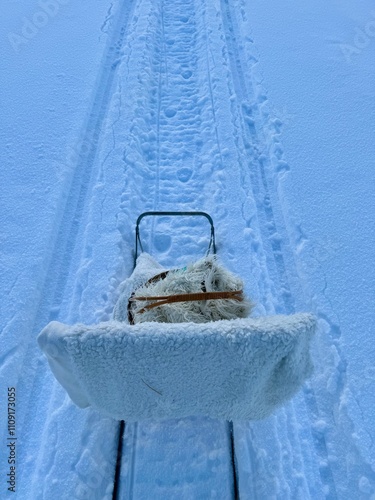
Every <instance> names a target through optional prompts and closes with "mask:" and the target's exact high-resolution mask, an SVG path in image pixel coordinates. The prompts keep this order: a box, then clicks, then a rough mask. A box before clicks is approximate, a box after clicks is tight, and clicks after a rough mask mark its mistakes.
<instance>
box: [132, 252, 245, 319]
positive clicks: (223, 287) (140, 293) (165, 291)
mask: <svg viewBox="0 0 375 500" xmlns="http://www.w3.org/2000/svg"><path fill="white" fill-rule="evenodd" d="M235 290H243V282H242V281H241V279H240V278H238V277H237V276H235V275H234V274H232V273H230V272H229V271H227V270H226V269H225V268H224V267H223V266H222V265H220V264H219V262H218V261H217V258H216V257H215V256H209V257H205V258H203V259H200V260H199V261H197V262H194V263H193V264H190V265H189V266H188V267H187V268H184V269H176V270H171V271H169V273H168V274H167V276H166V277H165V278H164V279H159V280H158V281H156V282H153V283H150V284H145V285H143V286H141V287H140V288H138V289H137V290H136V291H135V296H136V297H150V296H166V295H177V294H184V293H198V292H202V291H205V292H222V291H235ZM148 303H149V302H146V301H138V300H136V301H134V302H132V313H133V319H134V323H142V322H146V321H157V322H161V323H184V322H189V321H191V322H193V323H208V322H210V321H218V320H223V319H235V318H246V317H247V316H248V315H249V313H250V311H251V309H252V303H251V302H250V301H249V300H246V299H245V298H244V300H243V301H241V302H240V301H237V300H234V299H215V300H205V301H192V302H188V301H186V302H174V303H171V304H165V305H161V306H157V307H154V308H152V309H149V310H145V311H143V312H142V309H143V308H144V306H145V305H146V304H148Z"/></svg>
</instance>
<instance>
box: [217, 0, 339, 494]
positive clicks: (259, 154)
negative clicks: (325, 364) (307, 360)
mask: <svg viewBox="0 0 375 500" xmlns="http://www.w3.org/2000/svg"><path fill="white" fill-rule="evenodd" d="M234 4H236V0H221V10H222V15H223V27H224V31H225V38H226V41H227V46H228V53H229V59H230V63H231V68H232V75H233V83H234V86H235V89H236V93H237V96H238V110H239V115H240V117H241V128H242V133H243V137H244V140H245V143H247V144H249V145H251V148H250V149H249V150H248V151H249V152H248V156H249V159H248V165H249V167H250V169H251V171H252V180H253V181H255V185H254V186H253V195H254V199H255V202H256V207H257V211H258V217H259V220H260V221H262V227H261V238H262V241H263V245H264V247H265V248H267V247H268V246H270V250H271V251H270V252H267V255H272V256H273V263H270V262H268V264H271V266H272V267H273V266H274V268H275V271H276V276H275V277H276V278H277V283H275V289H276V291H277V295H278V296H279V297H281V298H282V303H283V307H282V310H281V311H278V312H280V313H284V314H292V313H294V312H295V304H294V300H293V294H292V291H291V286H290V284H289V281H288V276H287V271H286V265H285V261H284V255H283V252H284V251H285V249H284V248H283V246H282V243H281V242H280V241H279V239H278V238H274V235H276V234H277V227H276V222H275V215H274V211H275V209H274V206H273V204H274V203H277V202H278V200H273V195H272V191H271V190H270V188H269V180H268V175H269V173H268V172H269V171H270V169H271V163H270V158H269V153H268V151H267V144H266V142H265V138H264V136H263V132H262V126H263V125H265V123H264V120H263V118H262V115H261V113H260V110H259V105H260V104H261V102H262V101H261V100H260V101H257V97H256V92H255V88H254V86H253V85H254V82H253V81H252V79H248V78H245V73H244V71H245V68H246V69H249V66H248V62H247V61H246V57H245V54H244V51H243V47H241V46H239V44H238V42H237V39H236V33H238V34H239V33H240V31H239V30H238V25H237V19H236V12H237V11H238V9H235V8H234ZM248 73H249V74H251V72H250V71H248ZM274 196H275V197H276V196H277V194H275V195H274ZM284 226H285V223H284ZM279 229H280V228H279ZM284 234H286V232H285V233H284ZM286 238H287V237H286ZM286 238H285V237H284V238H283V245H285V243H286V246H290V243H289V241H288V240H287V239H286ZM292 272H293V274H294V275H297V271H296V270H295V269H293V270H292ZM303 392H304V399H305V403H306V406H307V408H308V410H309V416H310V421H311V424H313V422H314V420H316V419H317V418H318V415H319V411H318V404H317V399H316V396H315V394H314V390H313V388H312V387H311V385H310V384H306V385H305V387H304V389H303ZM311 430H312V434H313V438H314V439H313V442H314V446H315V450H316V452H317V455H318V456H319V457H320V459H321V460H322V461H324V462H325V463H327V464H329V460H328V455H329V453H328V448H327V443H326V441H325V437H322V436H321V435H318V433H317V432H316V431H314V426H313V425H311ZM249 452H250V455H253V452H251V450H249ZM320 474H321V481H322V484H323V485H326V486H328V488H329V491H330V492H331V493H330V495H331V496H330V498H332V499H335V498H337V492H336V487H335V481H334V478H333V473H332V470H331V467H330V466H329V465H328V467H326V468H325V470H324V471H322V469H320Z"/></svg>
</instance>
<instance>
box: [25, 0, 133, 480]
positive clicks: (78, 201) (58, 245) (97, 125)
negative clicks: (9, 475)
mask: <svg viewBox="0 0 375 500" xmlns="http://www.w3.org/2000/svg"><path fill="white" fill-rule="evenodd" d="M134 3H135V0H131V1H130V2H126V3H123V4H122V6H121V7H120V8H119V11H118V12H117V13H116V18H117V20H116V21H115V25H114V27H113V28H112V30H111V31H112V34H111V35H110V38H109V39H108V41H107V45H106V48H105V51H104V55H103V57H102V62H101V65H100V70H99V75H98V78H97V82H96V86H95V91H94V94H93V96H92V100H91V109H90V111H89V113H88V116H87V120H86V123H85V125H84V127H83V130H82V133H81V137H80V139H79V140H77V141H76V143H75V145H74V147H73V148H72V149H73V150H74V152H75V156H74V164H72V162H73V160H72V161H70V162H69V167H70V169H71V171H72V174H71V177H70V179H69V180H68V181H67V182H66V187H65V190H66V191H67V193H68V194H67V196H66V198H65V200H64V201H63V207H62V209H61V210H60V212H59V213H58V215H57V218H56V221H55V226H56V227H58V228H59V230H58V232H57V235H56V239H55V242H54V244H53V245H51V246H52V251H51V253H50V254H49V257H48V258H49V262H48V263H47V268H46V278H45V281H44V285H43V287H42V289H41V293H40V298H39V303H38V306H37V307H36V312H35V316H34V319H33V326H32V328H30V331H31V332H32V342H31V344H30V346H29V351H30V352H32V355H33V356H35V354H34V353H35V352H36V348H35V336H36V334H37V333H38V332H39V331H40V329H41V327H42V326H43V325H45V324H46V323H47V322H48V321H49V320H54V319H57V318H59V310H60V305H61V303H62V301H63V299H64V291H65V286H66V282H67V279H68V276H69V274H70V273H72V267H73V263H72V255H73V252H74V248H75V246H76V240H77V235H78V233H79V228H80V224H82V221H83V220H84V218H85V216H86V215H87V213H86V212H87V202H88V199H89V194H90V190H91V189H92V187H93V182H94V179H95V176H96V175H97V173H98V169H97V168H96V165H95V159H96V157H97V150H98V148H99V145H100V129H101V125H102V123H103V121H104V119H105V115H106V111H107V107H108V103H109V102H110V99H111V97H112V93H113V92H112V87H113V81H114V78H115V76H116V73H117V66H118V63H119V61H120V59H121V48H122V44H123V41H124V37H125V36H126V30H127V25H128V22H129V19H130V18H131V12H132V9H133V5H134ZM108 20H109V19H108V16H107V19H106V23H107V22H108ZM74 265H76V263H74ZM59 319H64V320H66V319H67V318H66V317H64V318H59ZM28 357H29V356H28V355H27V356H26V361H24V366H23V368H22V370H21V372H25V373H26V372H27V370H26V368H27V367H26V364H25V363H29V362H30V361H29V360H27V358H28ZM37 365H38V366H39V365H40V361H38V362H37ZM45 377H46V374H45V373H41V370H39V369H38V367H36V369H35V371H34V373H33V382H32V386H31V391H30V393H29V394H30V396H29V398H28V401H27V402H26V404H27V406H28V408H29V409H28V411H27V412H25V414H27V415H28V420H29V424H28V427H32V426H33V425H34V422H38V420H39V419H38V418H36V411H37V408H36V405H35V404H34V403H33V401H34V399H35V397H38V395H39V394H40V387H45V384H44V383H43V382H44V380H45ZM46 389H47V390H46V391H45V392H46V394H48V393H49V392H50V391H51V388H49V387H48V388H46ZM51 405H52V401H51V402H50V404H49V406H51ZM49 410H51V411H53V409H52V407H51V408H49ZM48 432H49V427H48V426H47V427H45V428H44V430H43V435H42V436H39V441H41V442H46V441H47V438H46V436H47V435H48ZM28 434H29V435H33V432H32V430H30V431H29V433H28ZM25 447H26V445H25ZM43 454H44V449H43V448H42V449H40V451H39V453H38V456H37V457H36V461H37V464H39V463H40V461H41V460H42V455H43ZM51 459H52V460H53V457H51ZM50 465H52V464H50ZM37 470H39V466H38V468H37ZM21 482H22V477H21ZM33 483H34V481H33ZM34 487H35V485H34V484H33V488H34Z"/></svg>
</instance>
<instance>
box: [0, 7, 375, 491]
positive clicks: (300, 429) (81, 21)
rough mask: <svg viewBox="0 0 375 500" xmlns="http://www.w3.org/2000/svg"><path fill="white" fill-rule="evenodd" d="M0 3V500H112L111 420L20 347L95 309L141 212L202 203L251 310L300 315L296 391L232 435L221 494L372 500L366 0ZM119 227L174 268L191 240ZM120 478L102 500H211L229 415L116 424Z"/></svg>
mask: <svg viewBox="0 0 375 500" xmlns="http://www.w3.org/2000/svg"><path fill="white" fill-rule="evenodd" d="M1 12H2V15H1V22H0V36H1V45H0V51H1V52H0V56H1V65H0V78H1V89H2V91H1V94H0V100H1V101H0V102H1V110H2V113H1V125H0V130H1V148H0V155H1V165H2V168H1V169H0V186H1V188H0V189H1V198H0V202H1V212H0V222H1V233H0V234H1V236H0V238H1V249H0V252H1V253H0V262H1V278H0V279H1V282H0V287H1V291H2V298H1V301H0V307H1V329H2V334H1V337H0V360H1V361H0V363H1V368H0V370H1V371H0V375H1V386H0V390H1V398H0V422H1V433H0V436H1V446H2V453H1V462H0V478H1V483H0V489H1V490H0V491H1V495H0V496H1V498H8V495H9V497H11V496H10V495H12V494H13V493H11V492H9V491H8V487H9V486H10V483H7V480H8V479H9V476H7V474H9V473H10V467H11V464H8V457H9V455H10V452H11V447H10V446H7V444H9V443H12V442H14V441H15V446H13V448H15V452H16V456H15V460H16V464H15V467H16V469H15V473H16V488H15V489H16V497H17V498H20V499H39V498H40V499H42V498H43V499H44V498H46V499H47V498H53V499H54V498H63V499H65V498H66V499H70V498H77V499H85V498H90V499H102V498H111V495H112V488H113V475H114V466H115V460H116V450H117V432H118V424H117V422H115V421H113V420H111V419H105V418H102V417H101V416H100V415H98V414H96V413H95V412H93V411H92V410H79V409H78V408H76V407H75V406H74V405H73V404H72V403H71V402H70V400H69V398H68V397H67V396H66V395H65V393H64V391H63V389H62V388H61V387H60V386H59V384H58V383H57V382H55V380H54V378H53V376H52V375H51V373H50V371H49V368H48V365H47V362H46V360H45V358H44V357H43V355H42V354H41V352H40V350H39V348H38V346H37V344H36V336H37V334H38V333H39V331H40V330H41V328H42V327H43V326H44V325H45V324H46V323H47V322H48V321H49V320H51V319H58V320H60V321H63V322H65V323H75V322H77V321H82V322H86V323H95V322H98V321H103V320H106V319H108V318H109V317H110V315H111V311H112V307H113V304H114V301H115V299H116V297H117V288H118V284H119V283H120V281H121V280H122V279H123V278H124V277H126V276H127V275H129V273H130V272H131V270H132V251H133V247H134V226H135V221H136V218H137V216H138V215H139V214H140V213H141V212H143V211H146V210H204V211H206V212H208V213H210V214H211V216H212V217H213V219H214V222H215V226H216V231H217V242H218V253H219V255H220V257H221V260H222V261H223V263H224V264H225V265H227V266H228V268H230V269H231V270H232V271H234V272H237V273H238V274H240V275H241V276H242V278H243V279H244V280H245V282H246V291H247V293H248V295H249V296H251V297H252V298H253V300H255V301H256V302H257V308H256V314H257V315H263V314H272V313H293V312H295V311H312V312H314V313H315V314H316V315H317V316H318V317H319V325H320V328H319V333H318V336H317V339H316V342H315V344H314V350H313V357H314V362H315V374H314V376H313V378H312V379H311V380H310V381H309V383H308V384H306V385H305V386H304V388H303V390H302V391H301V392H300V393H299V394H298V395H297V396H296V397H295V398H294V399H293V401H292V402H291V403H289V404H288V405H287V406H286V407H284V408H282V409H280V410H279V411H278V412H277V413H276V414H275V415H274V416H272V417H270V418H269V419H266V420H264V421H260V422H242V423H235V424H234V442H235V451H236V459H237V469H238V490H239V494H240V498H241V499H260V500H263V499H271V498H277V499H293V500H294V499H314V500H315V499H323V498H328V499H345V500H346V499H352V498H358V499H374V498H375V449H374V435H375V424H374V422H375V415H374V408H375V390H374V383H375V369H374V361H375V343H374V340H373V331H372V328H371V327H372V325H373V324H374V320H375V317H374V316H375V314H374V306H373V297H374V281H375V272H374V267H373V265H372V260H373V259H372V257H373V255H374V250H373V245H372V241H373V237H374V215H375V206H374V205H375V202H374V196H373V191H374V187H375V169H374V158H375V140H374V139H375V137H374V128H375V127H374V123H375V99H374V98H375V86H374V83H373V80H374V78H373V75H374V70H375V11H374V10H373V3H372V2H371V0H363V1H361V2H354V1H349V0H348V1H346V2H341V1H339V0H328V1H327V0H325V1H324V2H323V1H322V0H317V1H315V2H310V3H306V2H305V3H301V2H297V1H296V0H289V1H285V2H280V1H276V0H270V1H268V2H262V1H261V0H254V1H252V2H250V1H249V0H176V1H174V2H167V1H166V0H129V1H127V2H121V1H119V0H114V1H112V2H110V1H99V0H82V1H80V2H73V1H69V0H39V1H34V0H4V2H3V5H2V7H1ZM142 232H143V235H144V242H145V246H146V247H147V250H148V251H150V253H152V254H153V255H154V256H155V257H157V258H158V259H159V260H160V262H161V263H162V264H163V265H165V266H176V265H181V264H185V263H186V262H188V261H189V260H192V259H194V258H196V257H197V256H200V255H201V254H202V252H203V251H204V248H205V245H206V244H207V243H208V234H209V226H208V225H207V223H204V222H202V223H201V224H198V223H196V222H195V221H194V222H192V221H191V220H182V219H181V220H179V221H176V220H173V221H172V220H171V219H169V220H167V219H160V220H157V221H153V222H152V223H146V222H145V223H144V225H143V226H142ZM11 387H15V388H16V430H15V436H13V437H12V440H13V441H12V440H10V439H8V438H9V437H10V436H9V429H8V403H7V399H8V388H11ZM13 438H17V439H13ZM121 471H122V472H121V482H120V485H121V486H120V493H121V497H122V498H124V499H125V498H134V499H150V498H157V499H172V498H173V499H177V498H178V499H180V498H184V499H195V498H202V499H206V498H220V499H228V498H232V497H233V495H234V482H233V474H232V464H231V461H230V439H229V427H228V424H227V423H226V422H220V421H213V420H208V419H202V418H198V417H191V418H190V419H184V420H180V421H169V422H148V423H137V424H133V425H127V426H126V428H125V441H124V449H123V460H122V469H121ZM13 497H14V494H13Z"/></svg>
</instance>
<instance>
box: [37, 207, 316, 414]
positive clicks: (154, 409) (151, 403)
mask: <svg viewBox="0 0 375 500" xmlns="http://www.w3.org/2000/svg"><path fill="white" fill-rule="evenodd" d="M160 215H162V216H175V215H179V216H195V217H196V216H203V217H206V219H207V220H208V221H209V222H210V225H211V238H210V244H209V248H208V251H207V255H206V257H204V258H202V259H200V260H199V261H198V262H196V263H193V264H191V265H189V266H187V267H186V268H183V269H172V270H168V269H164V268H163V267H162V266H161V265H160V264H159V263H158V262H157V261H156V260H155V259H154V258H153V257H152V256H151V255H149V254H148V253H146V252H143V248H142V243H141V239H140V230H139V225H140V222H141V220H142V219H143V218H144V217H146V216H160ZM139 253H140V254H139ZM138 254H139V255H138ZM251 306H252V304H251V303H250V301H248V300H247V299H246V298H245V297H244V295H243V290H242V281H241V280H240V279H239V278H238V277H236V276H234V275H233V274H231V273H229V272H228V271H227V270H226V269H224V267H223V266H221V264H220V263H219V261H218V259H217V257H216V246H215V230H214V225H213V221H212V219H211V217H210V216H209V215H208V214H206V213H204V212H146V213H144V214H141V215H140V216H139V218H138V220H137V223H136V244H135V261H134V271H133V273H132V275H131V276H130V277H129V278H127V279H126V280H125V281H124V282H123V283H122V284H121V286H120V295H119V298H118V301H117V303H116V305H115V308H114V312H113V317H112V319H111V320H110V321H106V322H102V323H99V324H96V325H89V326H88V325H83V324H76V325H65V324H63V323H59V322H56V321H53V322H51V323H49V324H48V325H47V326H46V327H45V328H44V329H43V330H42V332H41V333H40V334H39V336H38V343H39V346H40V348H41V349H42V351H43V352H44V354H45V356H46V357H47V360H48V363H49V366H50V368H51V370H52V372H53V374H54V376H55V378H56V379H57V380H58V382H59V383H60V384H61V385H62V387H63V388H64V389H65V390H66V392H67V393H68V395H69V397H70V399H71V400H72V401H73V403H75V404H76V405H77V406H78V407H80V408H87V407H92V408H93V409H95V410H97V411H98V412H100V413H102V414H103V415H106V416H109V417H112V418H114V419H117V420H126V421H128V422H131V421H140V420H147V419H170V418H182V417H187V416H191V415H195V416H207V417H212V418H219V419H224V420H229V421H238V420H258V419H262V418H265V417H267V416H269V415H270V414H271V413H272V412H273V411H274V410H275V409H276V408H277V407H279V406H280V405H282V404H285V403H286V402H287V401H288V400H290V399H291V398H292V397H293V395H294V394H295V393H296V392H297V391H298V390H299V389H300V388H301V386H302V384H303V383H304V381H305V380H306V379H307V378H308V377H309V376H310V375H311V373H312V369H313V366H312V361H311V356H310V345H311V340H312V338H313V335H314V332H315V330H316V318H315V317H314V316H313V315H312V314H309V313H298V314H293V315H289V316H286V315H277V316H269V317H256V318H253V317H249V316H248V315H249V312H250V311H251Z"/></svg>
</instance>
